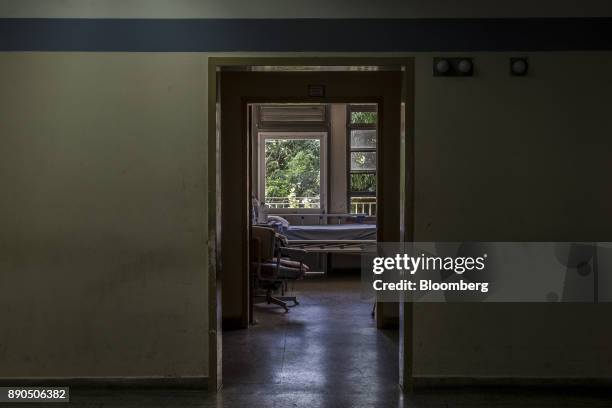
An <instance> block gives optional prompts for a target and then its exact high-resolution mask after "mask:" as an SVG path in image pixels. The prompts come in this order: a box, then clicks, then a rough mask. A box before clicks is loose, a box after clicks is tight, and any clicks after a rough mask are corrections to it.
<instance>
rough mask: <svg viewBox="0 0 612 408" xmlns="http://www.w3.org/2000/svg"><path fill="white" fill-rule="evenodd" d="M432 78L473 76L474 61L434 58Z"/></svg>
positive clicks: (469, 59)
mask: <svg viewBox="0 0 612 408" xmlns="http://www.w3.org/2000/svg"><path fill="white" fill-rule="evenodd" d="M433 75H434V76H473V75H474V61H473V60H472V58H465V57H459V58H443V57H439V58H434V60H433Z"/></svg>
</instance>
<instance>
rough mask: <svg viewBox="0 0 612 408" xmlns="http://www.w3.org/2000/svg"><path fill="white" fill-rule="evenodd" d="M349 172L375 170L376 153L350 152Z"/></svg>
mask: <svg viewBox="0 0 612 408" xmlns="http://www.w3.org/2000/svg"><path fill="white" fill-rule="evenodd" d="M351 170H376V152H351Z"/></svg>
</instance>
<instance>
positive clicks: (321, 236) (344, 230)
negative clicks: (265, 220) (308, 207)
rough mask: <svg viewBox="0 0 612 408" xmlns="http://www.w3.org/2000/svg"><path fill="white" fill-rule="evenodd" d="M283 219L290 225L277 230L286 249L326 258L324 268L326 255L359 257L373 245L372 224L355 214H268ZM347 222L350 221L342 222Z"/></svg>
mask: <svg viewBox="0 0 612 408" xmlns="http://www.w3.org/2000/svg"><path fill="white" fill-rule="evenodd" d="M268 216H278V217H283V218H285V219H292V220H293V221H294V222H296V223H290V224H289V225H288V226H285V227H284V228H282V230H281V231H279V232H280V233H281V234H283V235H284V236H285V237H286V238H287V241H288V246H289V247H294V248H300V249H303V250H305V251H306V252H307V253H311V254H322V255H324V256H325V257H326V262H325V264H326V267H325V269H328V267H329V262H330V255H332V254H346V255H360V254H362V253H363V252H365V251H368V250H372V248H374V247H375V246H376V225H375V224H367V223H363V222H354V221H358V220H360V219H361V220H362V219H363V218H364V217H363V216H361V215H359V214H357V215H356V214H286V213H283V214H268ZM347 219H349V220H351V221H353V222H350V223H343V222H342V221H345V220H347Z"/></svg>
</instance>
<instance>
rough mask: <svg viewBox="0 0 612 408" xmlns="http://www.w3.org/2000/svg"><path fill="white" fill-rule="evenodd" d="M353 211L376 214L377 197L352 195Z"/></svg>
mask: <svg viewBox="0 0 612 408" xmlns="http://www.w3.org/2000/svg"><path fill="white" fill-rule="evenodd" d="M351 213H352V214H365V215H367V216H369V217H372V216H375V215H376V197H351Z"/></svg>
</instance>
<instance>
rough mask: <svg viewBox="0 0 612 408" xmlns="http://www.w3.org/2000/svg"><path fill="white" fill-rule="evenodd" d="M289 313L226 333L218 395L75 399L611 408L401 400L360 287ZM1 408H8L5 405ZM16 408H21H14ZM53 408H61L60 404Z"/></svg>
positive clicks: (474, 393)
mask: <svg viewBox="0 0 612 408" xmlns="http://www.w3.org/2000/svg"><path fill="white" fill-rule="evenodd" d="M296 291H297V292H298V296H299V299H300V305H299V306H297V307H295V308H292V310H291V312H290V313H287V314H285V313H283V311H282V310H281V309H280V308H278V307H276V306H272V305H271V306H268V305H260V306H258V307H257V308H256V316H257V319H258V321H259V324H258V325H256V326H254V327H253V328H251V329H249V330H242V331H232V332H226V333H224V342H223V347H224V354H223V355H224V367H223V369H224V382H225V386H224V389H223V390H222V391H221V392H220V393H213V392H205V391H187V390H185V391H177V390H141V391H138V390H75V389H73V390H72V401H71V403H70V406H71V407H79V408H84V407H87V408H94V407H95V408H111V407H112V408H135V407H152V408H162V407H164V408H180V407H202V408H209V407H210V408H212V407H216V408H220V407H235V408H251V407H253V408H259V407H261V408H268V407H278V408H285V407H292V408H318V407H329V408H361V407H363V408H365V407H377V408H378V407H380V408H387V407H389V408H390V407H394V408H395V407H414V408H511V407H521V408H552V407H555V408H586V407H612V393H610V392H609V391H605V390H604V391H602V390H588V389H582V390H560V389H549V390H542V389H528V388H520V389H511V388H500V389H495V388H482V389H478V388H474V389H465V388H463V389H437V390H422V391H418V392H416V393H413V394H411V395H407V396H406V395H404V396H403V395H402V394H401V393H400V391H399V389H398V387H397V385H396V384H397V371H398V368H397V338H396V332H394V331H380V330H377V329H376V328H375V326H374V321H373V320H372V318H371V316H370V312H371V306H372V305H371V304H370V303H369V302H367V301H363V300H362V299H361V298H360V294H359V281H358V280H356V279H354V278H353V279H351V278H347V277H338V278H333V279H327V280H315V281H304V282H300V283H298V284H297V286H296ZM0 406H8V405H2V404H0ZM15 406H16V407H21V406H23V404H20V405H15ZM55 406H61V404H57V405H55Z"/></svg>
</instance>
